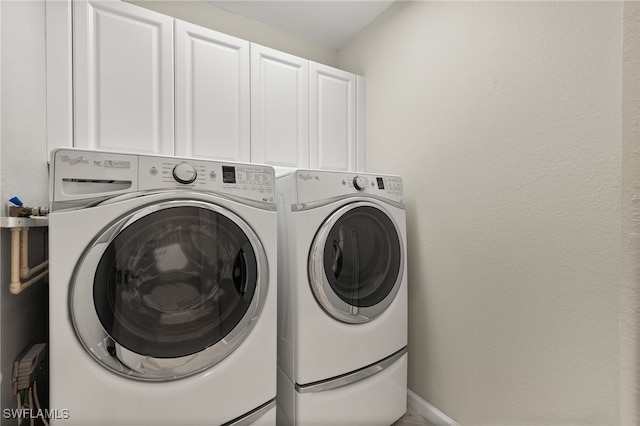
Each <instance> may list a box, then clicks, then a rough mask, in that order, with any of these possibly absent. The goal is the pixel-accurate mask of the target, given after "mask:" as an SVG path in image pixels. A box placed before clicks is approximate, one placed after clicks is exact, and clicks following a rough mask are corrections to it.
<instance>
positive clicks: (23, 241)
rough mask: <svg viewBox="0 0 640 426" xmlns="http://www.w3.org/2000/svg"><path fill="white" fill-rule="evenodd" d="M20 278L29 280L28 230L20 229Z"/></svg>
mask: <svg viewBox="0 0 640 426" xmlns="http://www.w3.org/2000/svg"><path fill="white" fill-rule="evenodd" d="M20 229H21V230H22V232H21V233H20V278H21V279H25V278H29V228H20Z"/></svg>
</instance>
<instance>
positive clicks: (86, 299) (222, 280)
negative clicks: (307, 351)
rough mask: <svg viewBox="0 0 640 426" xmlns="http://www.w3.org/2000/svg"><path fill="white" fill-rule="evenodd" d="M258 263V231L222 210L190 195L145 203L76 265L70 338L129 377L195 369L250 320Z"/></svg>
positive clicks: (258, 292) (257, 293) (259, 293)
mask: <svg viewBox="0 0 640 426" xmlns="http://www.w3.org/2000/svg"><path fill="white" fill-rule="evenodd" d="M264 259H265V257H264V253H263V251H262V246H261V245H260V242H259V240H258V238H257V236H256V235H255V233H253V231H252V230H251V229H250V228H249V227H248V226H247V225H246V224H245V223H244V222H242V220H240V218H239V217H237V216H235V215H234V214H232V213H231V212H229V211H226V210H223V209H220V208H218V207H217V206H215V205H212V204H208V203H202V202H196V201H193V202H179V201H176V202H166V203H163V204H161V205H152V206H147V207H144V208H142V209H140V210H138V211H136V212H133V213H131V214H129V215H127V217H125V218H122V219H120V220H119V221H117V222H115V223H114V224H112V225H111V226H110V227H108V228H107V229H106V230H105V231H104V232H103V234H102V235H101V236H100V237H99V238H97V240H96V241H95V242H94V244H93V245H92V246H90V247H89V249H88V250H87V252H86V254H85V256H84V258H83V259H82V261H81V262H80V264H79V267H78V268H77V271H76V272H77V273H76V276H75V280H74V282H73V283H72V290H71V299H72V303H71V307H72V318H73V322H74V326H75V327H76V331H77V334H78V336H79V337H80V339H81V341H82V342H83V344H84V345H85V347H86V348H87V349H88V350H89V352H90V353H91V354H92V355H94V357H95V358H96V359H97V360H99V361H100V362H101V363H103V364H104V365H105V366H107V367H108V368H110V369H111V370H114V371H116V372H118V373H120V374H125V375H127V376H130V377H134V378H141V379H150V380H157V379H173V378H179V377H184V376H186V375H189V374H193V373H195V372H198V371H201V370H203V369H205V368H208V367H209V366H211V365H213V364H215V363H217V362H219V361H220V360H221V359H222V358H224V357H225V356H227V355H228V354H229V353H230V352H232V351H233V350H234V349H235V347H237V346H238V345H239V344H240V342H241V341H242V340H243V339H244V337H245V336H246V335H247V334H248V332H249V331H250V329H251V327H252V326H253V323H254V320H255V319H256V317H257V315H258V314H259V310H260V308H261V306H262V302H263V299H264V294H263V293H264V291H265V287H266V283H264V282H261V280H262V277H263V276H264V277H266V276H267V274H265V269H266V261H265V260H264ZM87 306H92V307H93V308H94V309H87V308H86V307H87Z"/></svg>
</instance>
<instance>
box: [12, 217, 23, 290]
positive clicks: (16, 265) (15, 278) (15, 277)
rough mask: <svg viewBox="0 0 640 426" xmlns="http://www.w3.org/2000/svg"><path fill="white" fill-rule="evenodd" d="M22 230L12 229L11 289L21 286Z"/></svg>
mask: <svg viewBox="0 0 640 426" xmlns="http://www.w3.org/2000/svg"><path fill="white" fill-rule="evenodd" d="M21 234H22V228H11V288H13V287H14V286H16V285H20V235H21Z"/></svg>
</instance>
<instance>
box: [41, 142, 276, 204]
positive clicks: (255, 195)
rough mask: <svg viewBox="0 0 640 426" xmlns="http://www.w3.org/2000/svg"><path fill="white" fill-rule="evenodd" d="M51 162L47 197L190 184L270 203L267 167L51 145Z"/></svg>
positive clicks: (271, 173) (269, 169)
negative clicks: (59, 147) (56, 148)
mask: <svg viewBox="0 0 640 426" xmlns="http://www.w3.org/2000/svg"><path fill="white" fill-rule="evenodd" d="M51 164H52V174H51V176H52V178H51V187H50V200H51V201H69V200H83V199H91V198H96V197H105V196H114V195H118V194H124V193H128V192H136V191H147V190H159V189H193V190H196V191H197V190H202V191H211V192H218V193H226V194H229V195H232V196H235V197H241V198H246V199H250V200H255V201H259V202H265V203H274V202H275V172H274V169H273V168H272V167H270V166H263V165H258V164H249V163H233V162H223V161H214V160H198V159H187V158H175V157H164V156H151V155H136V154H122V153H111V152H103V151H89V150H78V149H67V148H63V149H58V150H54V151H53V153H52V158H51Z"/></svg>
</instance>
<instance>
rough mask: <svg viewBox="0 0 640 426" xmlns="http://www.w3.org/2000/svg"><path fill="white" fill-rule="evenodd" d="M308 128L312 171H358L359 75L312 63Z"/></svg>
mask: <svg viewBox="0 0 640 426" xmlns="http://www.w3.org/2000/svg"><path fill="white" fill-rule="evenodd" d="M309 98H310V107H309V109H310V110H309V127H310V153H309V158H310V162H311V167H312V168H321V169H331V170H345V171H346V170H349V171H355V170H356V162H357V158H356V145H357V141H356V136H357V133H356V130H357V127H356V119H357V116H356V104H357V99H356V75H355V74H351V73H348V72H345V71H342V70H338V69H335V68H331V67H328V66H325V65H321V64H317V63H313V62H312V63H311V65H310V78H309Z"/></svg>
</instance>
